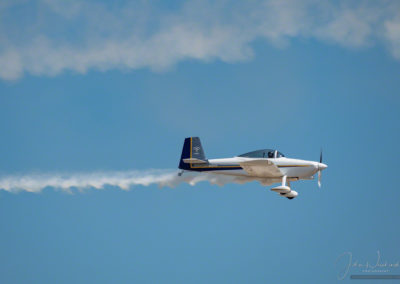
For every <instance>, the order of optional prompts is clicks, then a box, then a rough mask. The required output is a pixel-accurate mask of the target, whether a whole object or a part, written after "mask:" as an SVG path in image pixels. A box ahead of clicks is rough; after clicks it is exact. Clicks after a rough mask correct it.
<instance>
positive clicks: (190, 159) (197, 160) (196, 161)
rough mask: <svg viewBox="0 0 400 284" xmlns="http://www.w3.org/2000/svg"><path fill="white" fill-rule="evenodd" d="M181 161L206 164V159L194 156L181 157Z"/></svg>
mask: <svg viewBox="0 0 400 284" xmlns="http://www.w3.org/2000/svg"><path fill="white" fill-rule="evenodd" d="M183 162H184V163H186V164H207V163H208V161H207V160H200V159H196V158H187V159H183Z"/></svg>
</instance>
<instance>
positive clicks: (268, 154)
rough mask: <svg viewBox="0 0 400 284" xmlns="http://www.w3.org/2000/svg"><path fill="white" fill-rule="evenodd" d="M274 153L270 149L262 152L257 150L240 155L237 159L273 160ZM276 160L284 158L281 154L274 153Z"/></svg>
mask: <svg viewBox="0 0 400 284" xmlns="http://www.w3.org/2000/svg"><path fill="white" fill-rule="evenodd" d="M275 151H276V150H272V149H263V150H257V151H252V152H248V153H245V154H242V155H239V156H238V157H245V158H275ZM276 152H277V153H276V158H280V157H285V155H283V154H282V153H281V152H279V151H276Z"/></svg>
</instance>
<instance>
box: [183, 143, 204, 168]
mask: <svg viewBox="0 0 400 284" xmlns="http://www.w3.org/2000/svg"><path fill="white" fill-rule="evenodd" d="M184 159H198V160H203V161H206V156H205V155H204V150H203V147H202V146H201V142H200V138H199V137H188V138H185V142H184V143H183V149H182V155H181V159H180V161H179V168H180V169H181V170H190V169H191V167H190V163H185V162H184V161H183V160H184Z"/></svg>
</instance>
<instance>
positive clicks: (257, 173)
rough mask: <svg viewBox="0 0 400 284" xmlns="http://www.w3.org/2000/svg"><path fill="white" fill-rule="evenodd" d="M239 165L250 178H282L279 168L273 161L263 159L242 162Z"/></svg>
mask: <svg viewBox="0 0 400 284" xmlns="http://www.w3.org/2000/svg"><path fill="white" fill-rule="evenodd" d="M239 165H240V166H241V167H242V168H243V170H245V171H246V172H247V173H248V174H249V175H250V176H254V177H262V178H268V177H280V176H282V173H281V171H280V170H279V168H278V167H277V166H276V165H275V164H274V163H273V162H271V161H269V160H266V159H263V160H260V159H255V160H247V161H244V162H240V163H239Z"/></svg>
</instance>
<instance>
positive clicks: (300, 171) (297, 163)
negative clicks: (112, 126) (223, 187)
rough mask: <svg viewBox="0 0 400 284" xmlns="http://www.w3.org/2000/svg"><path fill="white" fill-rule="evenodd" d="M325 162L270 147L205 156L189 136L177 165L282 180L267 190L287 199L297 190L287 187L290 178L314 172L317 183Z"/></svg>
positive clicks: (197, 141)
mask: <svg viewBox="0 0 400 284" xmlns="http://www.w3.org/2000/svg"><path fill="white" fill-rule="evenodd" d="M327 167H328V166H327V165H326V164H323V163H322V153H321V157H320V162H315V161H307V160H300V159H292V158H287V157H285V156H284V155H283V154H282V153H280V152H278V151H277V150H272V149H262V150H257V151H253V152H249V153H245V154H242V155H239V156H235V157H232V158H221V159H206V158H205V155H204V151H203V148H202V146H201V142H200V139H199V138H198V137H189V138H186V139H185V142H184V145H183V149H182V156H181V160H180V163H179V168H180V169H181V170H182V171H181V173H180V175H181V174H182V173H183V172H184V171H195V172H207V173H212V174H218V175H229V176H235V177H236V178H237V179H238V181H242V182H246V181H253V180H257V181H259V182H261V184H263V185H271V184H273V183H277V182H282V185H281V186H278V187H274V188H272V189H271V190H273V191H275V192H277V193H279V194H280V195H282V196H285V197H287V198H288V199H293V198H294V197H296V196H297V195H298V194H297V192H295V191H293V190H291V188H290V182H291V181H297V180H302V179H308V180H309V179H313V178H314V175H315V174H316V173H318V184H319V185H320V177H321V171H322V170H324V169H326V168H327Z"/></svg>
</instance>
